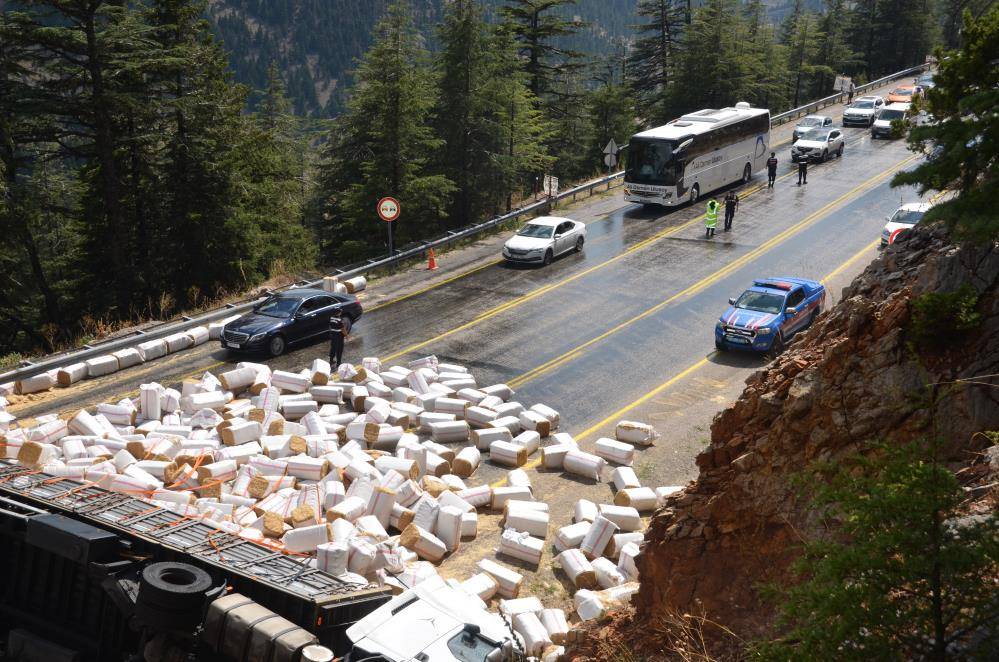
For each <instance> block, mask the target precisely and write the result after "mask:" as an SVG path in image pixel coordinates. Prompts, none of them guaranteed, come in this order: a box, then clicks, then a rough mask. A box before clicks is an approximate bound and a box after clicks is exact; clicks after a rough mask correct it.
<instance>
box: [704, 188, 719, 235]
mask: <svg viewBox="0 0 999 662" xmlns="http://www.w3.org/2000/svg"><path fill="white" fill-rule="evenodd" d="M718 206H719V205H718V201H717V200H715V199H714V198H712V199H711V200H708V209H707V211H706V212H704V238H705V239H710V238H711V237H713V236H715V228H716V227H717V226H718Z"/></svg>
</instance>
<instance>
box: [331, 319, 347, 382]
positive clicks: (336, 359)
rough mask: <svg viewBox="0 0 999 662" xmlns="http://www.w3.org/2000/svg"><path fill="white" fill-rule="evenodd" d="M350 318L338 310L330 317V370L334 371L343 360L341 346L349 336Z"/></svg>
mask: <svg viewBox="0 0 999 662" xmlns="http://www.w3.org/2000/svg"><path fill="white" fill-rule="evenodd" d="M350 328H351V323H350V318H349V317H345V316H344V314H343V311H342V310H341V309H339V308H337V309H335V310H334V311H333V314H332V315H330V368H331V369H333V370H336V369H337V368H339V367H340V361H342V360H343V344H344V342H346V340H347V336H349V335H350Z"/></svg>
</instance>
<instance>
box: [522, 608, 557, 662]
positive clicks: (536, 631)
mask: <svg viewBox="0 0 999 662" xmlns="http://www.w3.org/2000/svg"><path fill="white" fill-rule="evenodd" d="M513 630H514V632H516V633H517V634H519V635H520V636H521V637H523V639H524V652H525V653H527V655H528V656H533V657H537V656H539V655H541V653H543V652H544V650H545V648H547V647H548V646H551V645H552V640H551V638H549V636H548V630H546V629H545V626H544V625H542V624H541V620H540V619H539V618H538V617H537V615H536V614H535V613H534V612H526V613H523V614H517V615H516V616H514V617H513Z"/></svg>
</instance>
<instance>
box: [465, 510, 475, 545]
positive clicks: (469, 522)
mask: <svg viewBox="0 0 999 662" xmlns="http://www.w3.org/2000/svg"><path fill="white" fill-rule="evenodd" d="M478 532H479V514H478V513H477V512H475V511H474V510H472V511H470V512H467V513H462V514H461V537H462V539H464V540H469V539H471V538H474V537H475V536H476V535H478Z"/></svg>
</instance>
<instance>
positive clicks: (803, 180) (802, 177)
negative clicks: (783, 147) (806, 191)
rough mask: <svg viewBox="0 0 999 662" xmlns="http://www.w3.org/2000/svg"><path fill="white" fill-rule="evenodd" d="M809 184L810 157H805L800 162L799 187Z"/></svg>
mask: <svg viewBox="0 0 999 662" xmlns="http://www.w3.org/2000/svg"><path fill="white" fill-rule="evenodd" d="M807 183H808V157H807V156H803V157H801V160H800V161H798V186H801V185H802V184H807Z"/></svg>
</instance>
